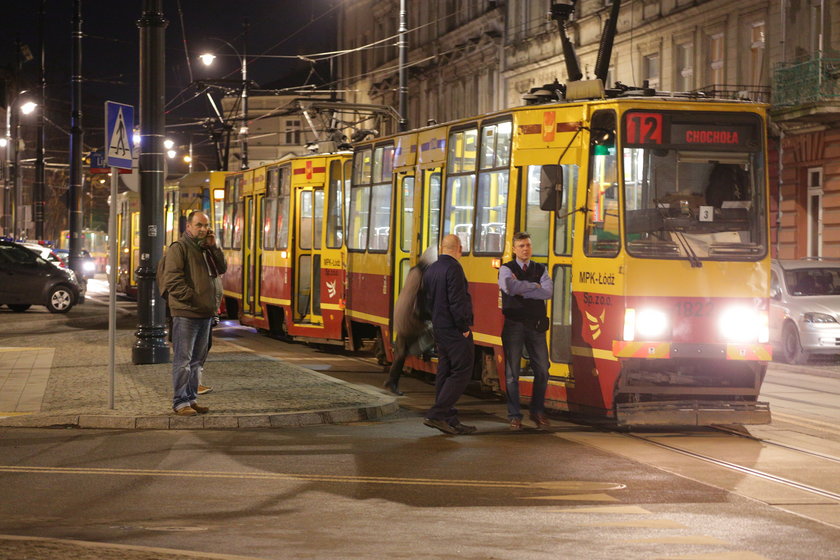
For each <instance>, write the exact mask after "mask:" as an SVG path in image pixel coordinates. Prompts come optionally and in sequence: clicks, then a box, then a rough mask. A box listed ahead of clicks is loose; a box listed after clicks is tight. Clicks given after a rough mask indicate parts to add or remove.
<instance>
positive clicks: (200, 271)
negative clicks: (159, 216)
mask: <svg viewBox="0 0 840 560" xmlns="http://www.w3.org/2000/svg"><path fill="white" fill-rule="evenodd" d="M226 269H227V265H226V263H225V257H224V255H223V254H222V250H221V249H220V248H219V247H218V245H216V238H215V236H214V235H213V231H212V230H211V229H210V218H209V217H208V216H207V214H205V213H204V212H199V211H196V212H192V213H190V215H189V216H188V217H187V229H186V231H185V232H184V235H182V236H181V238H180V239H179V240H178V242H177V243H173V244H172V245H170V246H169V248H168V249H167V252H166V260H165V262H164V272H163V285H162V286H161V287H160V290H161V292H164V291H165V292H166V293H168V298H167V304H168V306H169V311H170V313H171V314H172V352H173V357H172V386H173V390H174V397H173V399H172V408H173V410H174V411H175V414H177V415H178V416H194V415H196V414H204V413H206V412H208V411H209V408H208V407H206V406H199V405H198V404H197V403H196V398H197V392H198V373H199V370H200V369H201V365H202V362H203V359H204V357H205V355H206V354H207V343H208V341H209V337H210V326H211V324H212V321H213V316H214V315H215V313H216V288H215V285H214V280H213V279H214V278H215V277H217V276H218V275H219V274H222V273H224V272H225V270H226Z"/></svg>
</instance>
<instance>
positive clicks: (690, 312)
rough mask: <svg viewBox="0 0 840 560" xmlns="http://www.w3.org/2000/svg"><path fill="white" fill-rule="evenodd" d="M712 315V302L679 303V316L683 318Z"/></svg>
mask: <svg viewBox="0 0 840 560" xmlns="http://www.w3.org/2000/svg"><path fill="white" fill-rule="evenodd" d="M711 313H712V302H710V301H681V302H679V303H677V315H680V316H682V317H705V316H707V315H711Z"/></svg>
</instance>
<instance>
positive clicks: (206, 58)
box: [198, 53, 216, 66]
mask: <svg viewBox="0 0 840 560" xmlns="http://www.w3.org/2000/svg"><path fill="white" fill-rule="evenodd" d="M198 58H200V59H201V62H203V63H204V65H205V66H210V65H211V64H213V61H214V60H216V55H215V54H213V53H204V54H202V55H200V56H199V57H198Z"/></svg>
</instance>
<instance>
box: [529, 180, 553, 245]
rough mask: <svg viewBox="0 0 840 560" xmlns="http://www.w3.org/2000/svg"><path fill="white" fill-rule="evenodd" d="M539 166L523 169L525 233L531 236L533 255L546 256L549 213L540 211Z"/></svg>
mask: <svg viewBox="0 0 840 560" xmlns="http://www.w3.org/2000/svg"><path fill="white" fill-rule="evenodd" d="M541 173H542V166H541V165H529V166H528V167H526V168H525V231H527V232H528V233H530V234H531V246H532V248H533V251H534V255H535V256H537V257H544V256H546V255H548V235H549V225H550V223H551V222H550V220H551V213H550V212H546V211H545V210H541V209H540V175H541Z"/></svg>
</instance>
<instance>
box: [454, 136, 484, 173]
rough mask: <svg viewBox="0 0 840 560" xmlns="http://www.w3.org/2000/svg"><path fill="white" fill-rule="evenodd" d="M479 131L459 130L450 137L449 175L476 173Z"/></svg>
mask: <svg viewBox="0 0 840 560" xmlns="http://www.w3.org/2000/svg"><path fill="white" fill-rule="evenodd" d="M477 139H478V130H476V129H475V128H471V129H468V130H459V131H457V132H453V133H452V134H450V135H449V156H448V160H449V165H448V167H447V171H449V173H469V172H473V171H475V157H476V140H477Z"/></svg>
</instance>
